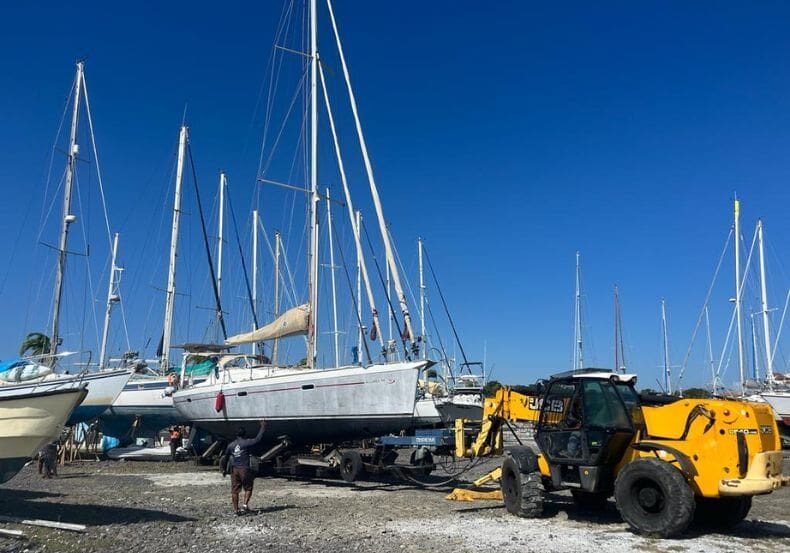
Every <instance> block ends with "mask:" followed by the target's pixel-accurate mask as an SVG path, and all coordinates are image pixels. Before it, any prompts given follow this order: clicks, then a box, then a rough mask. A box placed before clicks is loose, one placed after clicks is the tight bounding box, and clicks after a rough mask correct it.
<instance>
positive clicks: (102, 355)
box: [99, 232, 120, 369]
mask: <svg viewBox="0 0 790 553" xmlns="http://www.w3.org/2000/svg"><path fill="white" fill-rule="evenodd" d="M117 256H118V233H117V232H116V233H115V236H114V238H113V241H112V260H111V261H110V283H109V285H108V286H107V307H106V309H105V311H104V327H103V328H102V333H101V348H100V349H99V369H103V368H104V367H105V365H106V364H107V360H106V355H107V336H108V335H109V332H110V314H111V313H112V306H113V304H114V303H115V302H117V301H119V300H120V297H119V296H118V294H117V293H116V291H115V288H116V286H117V283H116V280H115V279H116V275H117V274H118V272H119V271H120V269H119V268H118V267H117V266H116V265H115V261H116V259H117Z"/></svg>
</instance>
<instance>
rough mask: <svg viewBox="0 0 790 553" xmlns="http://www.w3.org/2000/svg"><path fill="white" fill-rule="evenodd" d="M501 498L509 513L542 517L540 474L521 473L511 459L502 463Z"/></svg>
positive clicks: (541, 481) (542, 493)
mask: <svg viewBox="0 0 790 553" xmlns="http://www.w3.org/2000/svg"><path fill="white" fill-rule="evenodd" d="M500 486H501V487H502V497H503V498H504V500H505V508H506V509H507V510H508V512H509V513H512V514H514V515H517V516H520V517H524V518H536V517H539V516H542V515H543V496H544V490H543V477H542V476H541V474H540V472H538V471H532V472H526V473H525V472H521V470H520V469H519V465H518V462H517V461H516V460H515V459H513V457H506V458H505V461H504V462H503V463H502V478H501V479H500Z"/></svg>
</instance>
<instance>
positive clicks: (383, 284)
mask: <svg viewBox="0 0 790 553" xmlns="http://www.w3.org/2000/svg"><path fill="white" fill-rule="evenodd" d="M360 226H361V227H362V229H361V230H362V231H364V232H365V238H366V239H367V242H368V248H370V253H371V255H372V256H373V263H374V264H375V265H376V272H377V273H378V275H379V282H380V283H381V287H382V288H383V289H385V290H386V289H387V283H386V282H385V281H384V275H382V274H381V267H380V266H379V260H378V259H377V258H376V252H375V251H374V250H373V243H372V242H371V241H370V235H369V234H368V228H367V226H365V221H364V220H360ZM384 295H385V296H387V294H384ZM387 307H388V308H389V310H390V316H391V317H392V321H393V322H394V323H395V330H397V331H398V336H400V339H401V344H402V345H403V355H404V357H405V358H406V361H411V356H410V355H409V348H408V347H407V346H406V340H405V338H404V337H403V331H402V330H401V326H400V322H399V321H398V317H397V316H396V315H395V307H394V306H393V305H392V298H390V297H387ZM378 330H379V331H381V329H378ZM385 349H386V348H385ZM385 358H386V356H385Z"/></svg>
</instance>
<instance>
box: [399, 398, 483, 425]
mask: <svg viewBox="0 0 790 553" xmlns="http://www.w3.org/2000/svg"><path fill="white" fill-rule="evenodd" d="M482 417H483V400H482V396H481V397H480V400H479V401H474V400H472V399H469V398H458V397H457V396H445V397H431V396H427V397H423V398H420V399H418V400H417V404H416V406H415V408H414V418H415V423H416V426H422V427H425V426H447V425H451V424H453V422H454V421H455V420H456V419H467V420H475V421H478V420H480V419H481V418H482Z"/></svg>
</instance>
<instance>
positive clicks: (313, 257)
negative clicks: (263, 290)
mask: <svg viewBox="0 0 790 553" xmlns="http://www.w3.org/2000/svg"><path fill="white" fill-rule="evenodd" d="M317 11H318V10H317V9H316V0H310V200H309V201H310V253H309V273H310V284H309V290H310V326H309V329H308V331H307V366H308V367H310V368H311V369H314V368H315V362H316V357H317V355H318V347H317V345H318V344H317V340H316V336H317V331H318V22H317V21H316V18H317Z"/></svg>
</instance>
